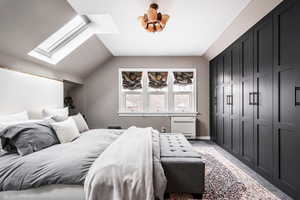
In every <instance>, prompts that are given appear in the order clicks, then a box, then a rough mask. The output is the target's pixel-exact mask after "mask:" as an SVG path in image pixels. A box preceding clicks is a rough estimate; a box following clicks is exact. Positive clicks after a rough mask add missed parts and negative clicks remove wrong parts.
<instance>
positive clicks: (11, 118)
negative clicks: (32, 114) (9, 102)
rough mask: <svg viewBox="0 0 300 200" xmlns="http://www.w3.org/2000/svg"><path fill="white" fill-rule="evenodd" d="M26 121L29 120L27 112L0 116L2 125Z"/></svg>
mask: <svg viewBox="0 0 300 200" xmlns="http://www.w3.org/2000/svg"><path fill="white" fill-rule="evenodd" d="M27 120H29V117H28V113H27V111H23V112H20V113H16V114H10V115H2V116H0V122H2V123H13V122H18V121H27Z"/></svg>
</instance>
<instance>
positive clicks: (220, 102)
mask: <svg viewBox="0 0 300 200" xmlns="http://www.w3.org/2000/svg"><path fill="white" fill-rule="evenodd" d="M210 101H211V103H210V114H211V115H210V123H211V125H210V126H211V138H212V140H213V141H215V142H216V143H217V144H218V145H220V146H222V147H223V148H224V149H226V150H228V151H229V152H231V153H232V154H233V155H235V156H236V157H237V158H239V159H240V160H242V161H243V162H244V163H246V164H247V165H248V166H250V167H251V168H253V169H254V170H255V171H257V172H258V173H260V174H261V175H262V176H264V177H265V178H266V179H268V180H269V181H270V182H272V183H273V184H275V185H277V186H278V187H279V188H281V189H282V190H283V191H285V192H286V193H288V194H289V195H290V196H292V197H294V198H295V199H300V1H299V0H285V1H283V2H282V3H281V4H280V5H279V6H278V7H277V8H275V9H274V10H273V11H272V12H271V13H270V14H268V15H267V16H265V17H264V18H263V19H262V20H261V21H260V22H258V23H257V24H256V25H255V26H254V27H252V28H251V29H250V30H249V31H248V32H247V33H245V34H244V35H243V36H242V37H240V38H239V39H238V40H237V41H235V42H234V43H233V44H232V45H231V46H230V47H228V48H227V49H226V50H224V51H223V52H222V53H221V54H220V55H218V56H217V57H216V58H214V59H213V60H212V61H211V62H210Z"/></svg>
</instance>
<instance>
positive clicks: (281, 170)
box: [274, 0, 300, 199]
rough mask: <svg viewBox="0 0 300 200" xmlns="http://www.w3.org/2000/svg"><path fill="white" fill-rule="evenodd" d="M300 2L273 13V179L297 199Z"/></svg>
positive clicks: (299, 190)
mask: <svg viewBox="0 0 300 200" xmlns="http://www.w3.org/2000/svg"><path fill="white" fill-rule="evenodd" d="M299 24H300V2H299V1H298V0H297V1H293V0H289V1H284V3H283V4H281V6H280V7H279V8H278V9H276V10H275V12H274V25H275V26H274V29H275V31H274V37H275V39H274V41H275V42H274V49H275V51H274V134H275V135H274V143H275V154H274V155H275V162H274V163H275V179H276V180H277V181H278V182H280V184H281V185H282V187H283V188H284V190H285V191H288V193H289V194H290V195H292V196H293V197H294V198H295V199H300V181H299V178H300V170H299V169H300V54H299V52H300V39H299V36H300V26H299Z"/></svg>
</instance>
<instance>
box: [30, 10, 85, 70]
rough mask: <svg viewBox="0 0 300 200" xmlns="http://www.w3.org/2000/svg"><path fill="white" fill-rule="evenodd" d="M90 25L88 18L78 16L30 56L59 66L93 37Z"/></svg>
mask: <svg viewBox="0 0 300 200" xmlns="http://www.w3.org/2000/svg"><path fill="white" fill-rule="evenodd" d="M89 23H90V21H89V20H88V19H87V18H86V17H83V16H79V15H78V16H76V17H75V18H74V19H72V20H71V21H70V22H68V23H67V24H66V25H65V26H63V27H62V28H61V29H59V30H58V31H57V32H55V33H54V34H52V35H51V36H50V37H49V38H48V39H46V40H45V41H44V42H42V43H41V44H40V45H39V46H37V47H36V48H35V49H33V50H32V51H31V52H29V53H28V55H30V56H33V57H35V58H37V59H40V60H42V61H45V62H48V63H50V64H57V63H58V62H59V61H61V60H62V59H63V58H64V57H66V56H67V55H68V54H69V53H71V52H72V51H73V50H74V49H76V48H77V47H78V46H80V45H81V44H82V43H83V42H84V41H85V40H87V39H88V38H89V37H90V36H91V32H89V31H88V30H87V28H88V24H89Z"/></svg>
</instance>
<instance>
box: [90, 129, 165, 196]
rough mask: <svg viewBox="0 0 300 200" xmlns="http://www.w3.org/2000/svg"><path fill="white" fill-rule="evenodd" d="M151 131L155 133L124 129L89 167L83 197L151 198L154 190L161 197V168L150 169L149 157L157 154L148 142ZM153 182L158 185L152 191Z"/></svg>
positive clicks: (152, 163) (162, 189)
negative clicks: (84, 195)
mask: <svg viewBox="0 0 300 200" xmlns="http://www.w3.org/2000/svg"><path fill="white" fill-rule="evenodd" d="M155 135H158V133H157V132H156V131H154V130H153V129H152V128H144V129H142V128H136V127H131V128H129V129H128V130H126V131H125V132H124V133H123V134H122V135H121V136H120V137H119V138H118V139H117V140H116V141H115V142H114V143H112V144H111V145H110V146H109V147H108V148H107V149H106V150H105V151H104V152H103V153H102V154H101V155H100V156H99V157H98V158H97V159H96V161H95V162H94V163H93V165H92V167H91V168H90V170H89V172H88V174H87V177H86V179H85V184H84V190H85V193H86V199H87V200H100V199H101V200H152V199H154V197H155V194H159V198H160V199H163V194H164V191H165V188H166V178H165V176H164V172H163V169H162V167H155V170H153V165H154V164H155V163H154V162H153V157H156V156H157V155H156V156H154V155H153V154H154V153H155V152H158V151H153V148H157V147H155V146H154V145H152V141H153V138H155ZM156 164H157V162H156ZM155 174H156V175H155ZM158 175H159V176H158ZM158 177H160V178H159V179H157V178H158ZM155 182H156V183H155ZM154 184H157V185H159V186H160V187H159V188H156V189H157V190H158V191H154V187H153V186H154Z"/></svg>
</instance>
